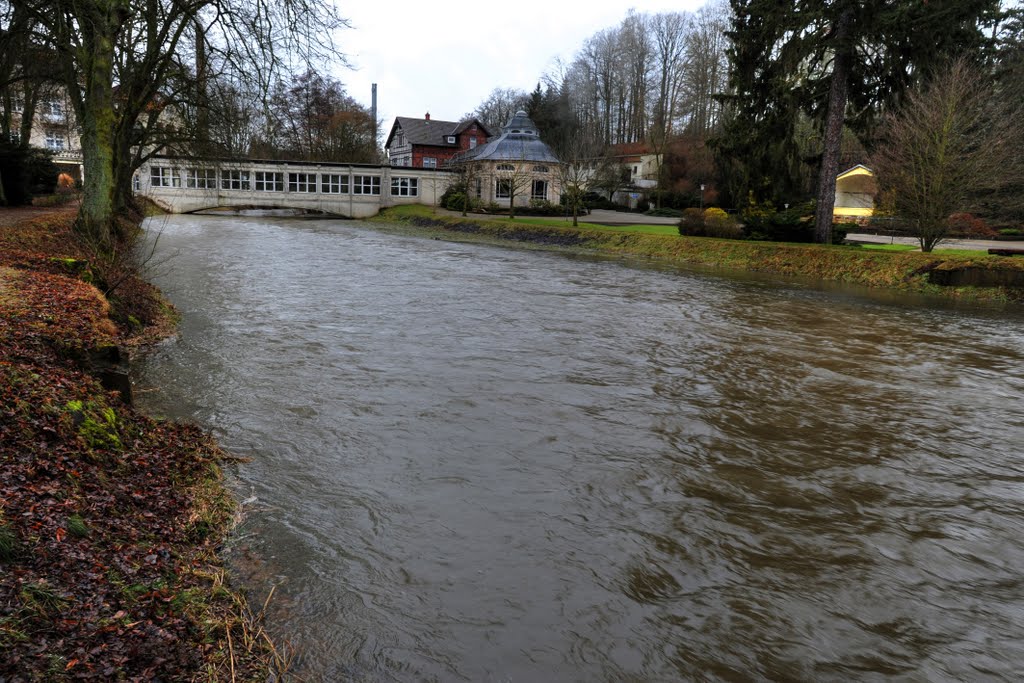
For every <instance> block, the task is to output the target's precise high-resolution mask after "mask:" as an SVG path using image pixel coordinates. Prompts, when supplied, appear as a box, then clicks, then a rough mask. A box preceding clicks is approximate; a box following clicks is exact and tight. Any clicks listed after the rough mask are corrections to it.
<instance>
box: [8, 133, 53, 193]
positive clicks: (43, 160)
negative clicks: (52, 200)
mask: <svg viewBox="0 0 1024 683" xmlns="http://www.w3.org/2000/svg"><path fill="white" fill-rule="evenodd" d="M57 174H58V170H57V165H56V164H54V163H53V155H52V154H51V153H50V152H48V151H46V150H43V149H37V148H34V147H28V148H25V147H16V146H14V145H11V144H10V143H9V142H3V143H0V177H2V179H3V191H4V196H5V197H6V198H7V204H8V205H10V206H22V205H25V204H29V203H31V202H32V195H36V194H52V193H53V191H54V188H56V186H57Z"/></svg>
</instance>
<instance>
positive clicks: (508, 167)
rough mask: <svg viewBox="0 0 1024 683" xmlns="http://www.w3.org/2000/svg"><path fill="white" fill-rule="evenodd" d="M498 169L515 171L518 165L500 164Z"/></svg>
mask: <svg viewBox="0 0 1024 683" xmlns="http://www.w3.org/2000/svg"><path fill="white" fill-rule="evenodd" d="M497 170H499V171H514V170H516V167H515V166H513V165H512V164H498V166H497Z"/></svg>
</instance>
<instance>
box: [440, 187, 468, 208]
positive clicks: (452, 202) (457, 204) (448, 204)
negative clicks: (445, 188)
mask: <svg viewBox="0 0 1024 683" xmlns="http://www.w3.org/2000/svg"><path fill="white" fill-rule="evenodd" d="M445 194H446V195H447V196H446V197H441V206H443V207H444V208H446V209H448V210H449V211H462V209H463V208H465V209H466V210H469V208H470V207H469V206H467V205H466V202H467V201H468V200H469V198H468V197H466V195H465V194H464V193H462V192H452V193H450V194H449V193H447V192H446V193H445Z"/></svg>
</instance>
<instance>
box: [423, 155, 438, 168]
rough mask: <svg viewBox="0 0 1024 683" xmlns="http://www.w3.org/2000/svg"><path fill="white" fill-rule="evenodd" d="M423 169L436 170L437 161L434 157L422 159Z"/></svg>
mask: <svg viewBox="0 0 1024 683" xmlns="http://www.w3.org/2000/svg"><path fill="white" fill-rule="evenodd" d="M423 168H437V159H436V158H434V157H423Z"/></svg>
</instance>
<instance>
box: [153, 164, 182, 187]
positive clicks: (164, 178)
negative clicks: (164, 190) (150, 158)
mask: <svg viewBox="0 0 1024 683" xmlns="http://www.w3.org/2000/svg"><path fill="white" fill-rule="evenodd" d="M149 186H150V187H181V178H180V177H179V176H178V174H177V173H175V172H174V169H173V168H171V167H170V166H150V167H149Z"/></svg>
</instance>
